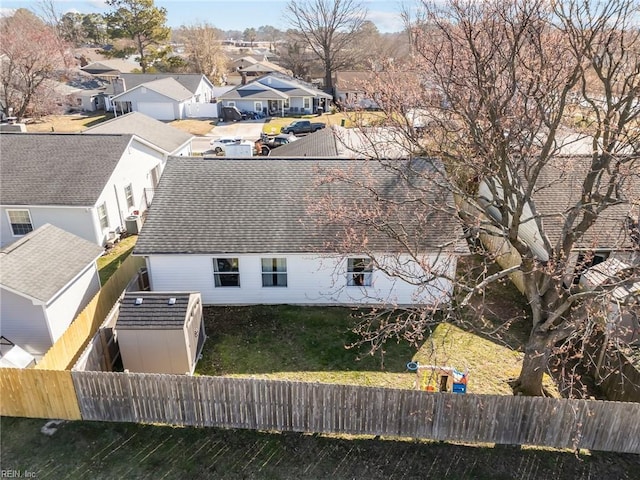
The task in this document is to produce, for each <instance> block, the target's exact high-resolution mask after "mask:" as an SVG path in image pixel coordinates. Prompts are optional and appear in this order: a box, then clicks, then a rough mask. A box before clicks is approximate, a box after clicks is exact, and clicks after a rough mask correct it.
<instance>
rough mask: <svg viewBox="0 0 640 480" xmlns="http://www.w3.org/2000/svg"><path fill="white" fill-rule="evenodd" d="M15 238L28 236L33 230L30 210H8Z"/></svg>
mask: <svg viewBox="0 0 640 480" xmlns="http://www.w3.org/2000/svg"><path fill="white" fill-rule="evenodd" d="M7 214H8V215H9V223H10V224H11V230H12V231H13V235H14V236H21V235H26V234H27V233H29V232H31V231H32V230H33V224H32V223H31V215H30V214H29V210H7Z"/></svg>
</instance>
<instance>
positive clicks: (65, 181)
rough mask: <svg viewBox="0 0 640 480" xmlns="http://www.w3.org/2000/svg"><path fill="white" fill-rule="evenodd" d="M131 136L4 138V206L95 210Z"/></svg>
mask: <svg viewBox="0 0 640 480" xmlns="http://www.w3.org/2000/svg"><path fill="white" fill-rule="evenodd" d="M130 141H131V135H81V134H59V133H2V134H1V135H0V171H1V172H2V188H1V189H0V203H2V204H3V205H66V206H85V207H91V206H94V205H95V204H96V202H97V200H98V197H99V196H100V193H101V192H102V190H103V189H104V187H105V185H106V184H107V181H108V180H109V177H110V176H111V174H112V173H113V170H114V169H115V167H116V165H117V164H118V161H119V160H120V158H121V157H122V155H123V154H124V152H125V150H126V148H127V146H128V145H129V142H130Z"/></svg>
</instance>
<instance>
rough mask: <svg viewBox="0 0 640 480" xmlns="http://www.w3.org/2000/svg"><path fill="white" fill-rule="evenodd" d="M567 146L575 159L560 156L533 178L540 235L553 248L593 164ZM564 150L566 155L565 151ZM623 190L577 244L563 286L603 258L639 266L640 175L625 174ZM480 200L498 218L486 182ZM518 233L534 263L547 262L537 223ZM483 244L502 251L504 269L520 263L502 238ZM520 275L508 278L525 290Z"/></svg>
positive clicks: (529, 215)
mask: <svg viewBox="0 0 640 480" xmlns="http://www.w3.org/2000/svg"><path fill="white" fill-rule="evenodd" d="M571 148H572V149H574V154H573V155H560V156H558V157H556V158H555V159H553V161H551V162H549V164H548V165H547V166H546V167H545V168H543V169H542V171H541V173H540V175H539V177H538V180H537V185H539V186H540V188H537V189H535V190H534V192H533V201H534V202H535V206H536V210H537V213H538V215H540V216H542V218H544V231H545V233H546V235H547V236H548V238H549V241H550V242H551V245H557V244H558V241H559V239H560V236H561V235H562V228H563V223H564V218H565V215H566V212H567V211H568V210H569V209H570V208H571V207H573V206H574V205H575V204H576V202H577V201H579V199H580V192H581V185H582V183H581V182H582V180H583V179H584V178H585V175H586V172H587V169H588V168H590V164H591V159H592V157H591V156H590V155H581V154H580V152H581V150H580V148H579V146H578V145H577V143H576V144H573V145H571ZM564 150H565V151H569V149H567V148H564ZM604 181H606V180H603V182H604ZM623 190H624V196H625V197H626V201H623V202H620V203H618V204H616V205H612V206H610V207H608V208H607V209H606V210H604V211H603V212H602V213H600V215H599V216H598V219H597V220H596V222H595V224H594V225H593V226H592V227H591V228H590V229H589V230H588V231H587V232H586V234H585V235H583V236H582V237H581V238H580V239H579V240H578V241H577V242H576V244H575V246H574V250H573V251H572V253H571V255H570V257H569V262H568V263H569V266H570V269H571V270H572V272H571V276H570V278H567V279H566V282H568V283H570V282H575V283H577V282H578V281H579V279H580V278H579V275H580V274H581V273H582V272H584V271H585V270H586V269H588V268H589V267H591V266H593V265H597V264H598V263H601V262H604V261H605V260H607V259H617V260H620V261H622V262H625V263H628V264H630V265H636V264H638V263H640V236H639V235H638V233H637V232H638V217H639V214H640V204H639V203H638V201H639V199H640V177H639V176H638V175H637V174H636V175H629V176H628V177H627V181H626V184H625V186H624V188H623ZM479 197H480V202H481V203H482V204H484V205H486V208H487V214H488V215H489V216H491V217H493V218H496V219H499V218H500V212H499V210H498V209H497V208H496V207H495V206H494V205H493V202H492V200H491V199H492V198H493V196H492V194H491V192H490V190H489V187H488V186H487V184H486V182H482V183H481V184H480V186H479ZM532 215H533V214H532V212H531V209H530V208H528V207H525V209H524V212H523V217H525V218H532ZM634 232H635V233H634ZM518 234H519V236H520V238H521V239H522V241H523V242H525V243H527V244H528V245H530V246H531V249H532V252H533V254H534V255H535V256H536V257H537V259H538V260H540V261H542V262H546V261H548V260H549V256H548V253H547V251H546V250H545V248H544V244H543V241H542V236H541V234H540V232H539V230H538V228H537V226H536V224H535V222H533V221H526V222H523V223H522V225H521V226H520V228H519V231H518ZM482 241H483V242H485V244H486V246H487V247H488V248H490V249H492V250H494V251H496V252H500V256H499V261H500V262H501V265H502V266H503V267H509V266H512V265H515V264H517V263H519V262H520V257H519V255H518V254H517V252H516V251H515V249H513V248H510V246H509V245H508V244H505V243H504V241H503V239H502V237H501V236H500V235H496V236H492V235H486V236H485V237H484V238H483V239H482ZM518 275H519V274H518ZM518 275H516V276H515V277H512V279H513V280H514V283H515V284H516V285H517V286H518V288H519V289H520V290H521V291H522V290H523V288H524V287H523V284H522V281H521V280H520V279H519V276H518Z"/></svg>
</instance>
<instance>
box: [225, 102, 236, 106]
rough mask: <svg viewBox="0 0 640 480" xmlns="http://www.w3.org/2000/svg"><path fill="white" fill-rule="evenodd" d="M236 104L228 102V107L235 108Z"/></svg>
mask: <svg viewBox="0 0 640 480" xmlns="http://www.w3.org/2000/svg"><path fill="white" fill-rule="evenodd" d="M235 106H236V102H227V107H235Z"/></svg>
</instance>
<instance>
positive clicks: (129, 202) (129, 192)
mask: <svg viewBox="0 0 640 480" xmlns="http://www.w3.org/2000/svg"><path fill="white" fill-rule="evenodd" d="M124 196H125V197H126V199H127V208H132V207H133V185H132V184H129V185H127V186H126V187H124Z"/></svg>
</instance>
